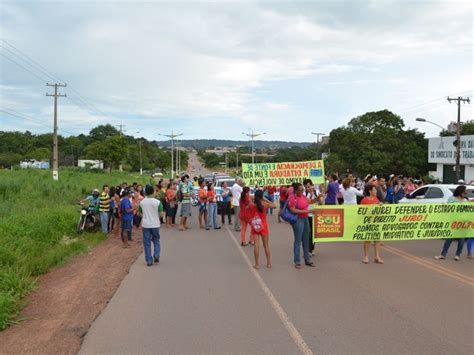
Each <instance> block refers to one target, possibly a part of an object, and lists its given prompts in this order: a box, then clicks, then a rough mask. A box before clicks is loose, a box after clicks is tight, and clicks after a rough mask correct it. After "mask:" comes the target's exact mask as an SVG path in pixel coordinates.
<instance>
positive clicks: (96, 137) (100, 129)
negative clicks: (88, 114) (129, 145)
mask: <svg viewBox="0 0 474 355" xmlns="http://www.w3.org/2000/svg"><path fill="white" fill-rule="evenodd" d="M118 135H120V132H119V131H118V130H117V129H116V128H115V127H114V126H112V125H111V124H106V125H100V126H97V127H95V128H93V129H91V131H90V132H89V137H88V140H89V143H90V142H98V141H102V142H103V141H105V140H106V139H107V138H108V137H113V136H118Z"/></svg>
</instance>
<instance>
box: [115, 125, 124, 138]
mask: <svg viewBox="0 0 474 355" xmlns="http://www.w3.org/2000/svg"><path fill="white" fill-rule="evenodd" d="M125 126H126V125H124V124H118V125H117V127H119V136H120V137H122V129H123V127H125ZM124 131H125V130H124Z"/></svg>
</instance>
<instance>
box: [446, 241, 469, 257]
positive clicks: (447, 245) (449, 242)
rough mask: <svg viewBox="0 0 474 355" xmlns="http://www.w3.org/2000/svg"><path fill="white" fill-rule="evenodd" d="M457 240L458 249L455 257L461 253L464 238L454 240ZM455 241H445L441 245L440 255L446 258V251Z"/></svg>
mask: <svg viewBox="0 0 474 355" xmlns="http://www.w3.org/2000/svg"><path fill="white" fill-rule="evenodd" d="M456 239H457V240H458V247H457V248H456V255H457V256H461V253H462V248H463V246H464V238H456ZM453 240H455V239H446V240H445V241H444V244H443V250H442V251H441V255H442V256H444V257H446V255H448V250H449V247H450V246H451V243H452V242H453Z"/></svg>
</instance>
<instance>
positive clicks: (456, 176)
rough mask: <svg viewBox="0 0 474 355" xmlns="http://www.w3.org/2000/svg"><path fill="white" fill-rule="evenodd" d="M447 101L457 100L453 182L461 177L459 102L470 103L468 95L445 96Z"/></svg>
mask: <svg viewBox="0 0 474 355" xmlns="http://www.w3.org/2000/svg"><path fill="white" fill-rule="evenodd" d="M447 99H448V101H449V103H451V101H457V105H458V122H457V125H456V141H455V142H456V166H455V172H454V180H455V181H454V183H457V182H458V181H459V179H460V177H461V161H460V160H461V102H467V103H470V102H471V101H470V100H469V97H466V98H463V97H461V96H459V97H457V98H451V97H448V98H447Z"/></svg>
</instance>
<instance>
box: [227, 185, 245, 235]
mask: <svg viewBox="0 0 474 355" xmlns="http://www.w3.org/2000/svg"><path fill="white" fill-rule="evenodd" d="M243 184H244V182H243V180H242V178H239V177H238V178H236V179H235V184H234V185H232V187H231V189H230V190H231V192H232V204H233V205H234V213H235V216H234V230H235V231H237V232H238V231H240V219H239V212H240V195H241V194H242V185H243Z"/></svg>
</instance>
